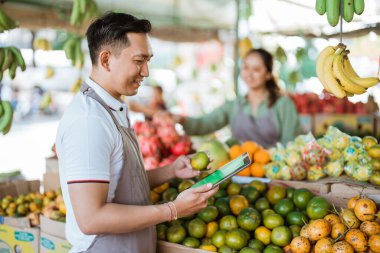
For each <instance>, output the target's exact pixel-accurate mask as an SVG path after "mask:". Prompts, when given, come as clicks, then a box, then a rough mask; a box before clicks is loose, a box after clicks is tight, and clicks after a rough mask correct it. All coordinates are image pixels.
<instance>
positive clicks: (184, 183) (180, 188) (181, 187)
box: [178, 179, 195, 192]
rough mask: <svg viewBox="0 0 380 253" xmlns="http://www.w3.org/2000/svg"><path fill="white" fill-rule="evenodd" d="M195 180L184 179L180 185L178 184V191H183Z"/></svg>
mask: <svg viewBox="0 0 380 253" xmlns="http://www.w3.org/2000/svg"><path fill="white" fill-rule="evenodd" d="M193 184H195V182H194V181H193V180H191V179H188V180H183V181H182V182H181V183H180V184H179V185H178V192H183V191H184V190H187V189H189V188H190V187H191V186H192V185H193Z"/></svg>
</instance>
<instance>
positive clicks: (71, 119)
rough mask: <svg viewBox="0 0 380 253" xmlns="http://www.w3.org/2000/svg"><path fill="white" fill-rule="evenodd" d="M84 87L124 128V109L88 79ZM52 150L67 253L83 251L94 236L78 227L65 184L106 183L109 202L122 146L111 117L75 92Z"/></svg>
mask: <svg viewBox="0 0 380 253" xmlns="http://www.w3.org/2000/svg"><path fill="white" fill-rule="evenodd" d="M86 83H87V84H88V85H89V86H90V87H91V88H93V89H94V90H95V92H96V93H97V94H98V95H99V96H100V97H101V98H102V99H103V100H104V102H105V103H106V104H107V105H108V106H109V108H110V109H111V111H112V113H113V115H115V117H116V119H117V120H118V122H119V123H120V124H121V125H123V126H128V121H127V116H126V115H127V113H128V108H127V105H126V104H125V103H123V102H122V101H119V100H117V99H115V98H114V97H112V96H111V95H110V94H109V93H108V92H107V91H105V90H104V89H103V88H102V87H100V86H99V85H98V84H96V83H95V82H94V81H92V80H91V79H89V78H88V79H87V80H86ZM56 147H57V153H58V161H59V173H60V181H61V187H62V195H63V198H64V200H65V204H66V208H67V214H66V237H67V240H68V241H69V242H70V243H71V244H72V245H73V248H72V249H71V250H70V253H74V252H75V253H76V252H81V251H85V250H87V249H88V247H89V246H90V244H91V243H92V241H93V240H94V238H95V235H85V234H83V233H82V232H81V230H80V229H79V227H78V223H77V222H76V220H75V217H74V213H73V208H72V205H71V202H70V197H69V193H68V184H70V183H85V182H101V183H109V191H108V197H107V202H111V201H112V199H113V198H114V195H115V189H116V186H117V182H118V180H119V177H120V171H121V169H122V166H123V142H122V138H121V134H120V133H119V131H118V130H117V128H116V126H115V124H114V122H113V121H112V118H111V116H110V115H109V113H108V112H107V111H106V109H105V108H104V107H103V106H102V105H100V104H99V103H98V102H97V101H95V100H94V99H93V98H90V97H88V96H85V95H83V93H82V92H78V93H77V94H76V95H75V97H74V98H73V101H72V102H71V103H70V105H69V106H68V108H67V109H66V111H65V113H64V115H63V117H62V119H61V121H60V124H59V127H58V132H57V139H56Z"/></svg>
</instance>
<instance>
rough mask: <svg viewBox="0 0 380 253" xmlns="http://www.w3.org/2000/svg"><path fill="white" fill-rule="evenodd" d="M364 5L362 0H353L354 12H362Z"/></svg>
mask: <svg viewBox="0 0 380 253" xmlns="http://www.w3.org/2000/svg"><path fill="white" fill-rule="evenodd" d="M364 6H365V4H364V0H354V10H355V13H356V14H358V15H360V14H362V13H363V11H364Z"/></svg>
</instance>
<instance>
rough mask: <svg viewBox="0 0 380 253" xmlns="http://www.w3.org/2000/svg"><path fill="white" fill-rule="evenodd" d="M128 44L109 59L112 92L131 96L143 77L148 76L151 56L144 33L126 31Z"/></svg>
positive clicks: (150, 49) (147, 39) (135, 91)
mask: <svg viewBox="0 0 380 253" xmlns="http://www.w3.org/2000/svg"><path fill="white" fill-rule="evenodd" d="M128 40H129V43H130V45H129V46H128V47H126V48H124V49H122V50H121V51H120V54H119V55H117V56H116V55H114V54H112V55H111V57H110V61H109V67H110V74H111V75H112V80H113V82H114V83H113V84H112V87H113V89H114V93H115V94H117V95H125V96H133V95H135V94H137V90H138V88H139V87H140V85H141V82H142V81H143V79H144V78H145V77H148V76H149V69H148V62H149V60H150V58H151V57H152V56H153V54H152V48H151V46H150V42H149V37H148V35H147V34H144V33H128Z"/></svg>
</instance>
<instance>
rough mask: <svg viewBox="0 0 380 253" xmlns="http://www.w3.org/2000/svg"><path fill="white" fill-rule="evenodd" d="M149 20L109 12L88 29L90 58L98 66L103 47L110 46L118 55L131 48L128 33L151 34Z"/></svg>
mask: <svg viewBox="0 0 380 253" xmlns="http://www.w3.org/2000/svg"><path fill="white" fill-rule="evenodd" d="M151 29H152V26H151V24H150V22H149V20H146V19H138V18H136V17H134V16H132V15H129V14H125V13H115V12H108V13H106V14H104V15H103V16H102V17H100V18H98V19H96V20H95V21H93V22H92V23H91V25H90V26H89V27H88V29H87V32H86V35H87V41H88V48H89V51H90V58H91V62H92V64H93V65H97V58H98V56H99V53H100V51H101V49H102V47H103V46H110V47H111V49H112V50H114V51H113V53H115V54H116V55H117V54H119V53H120V51H121V50H122V49H123V48H125V47H128V46H129V41H128V37H127V33H149V32H150V31H151Z"/></svg>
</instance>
